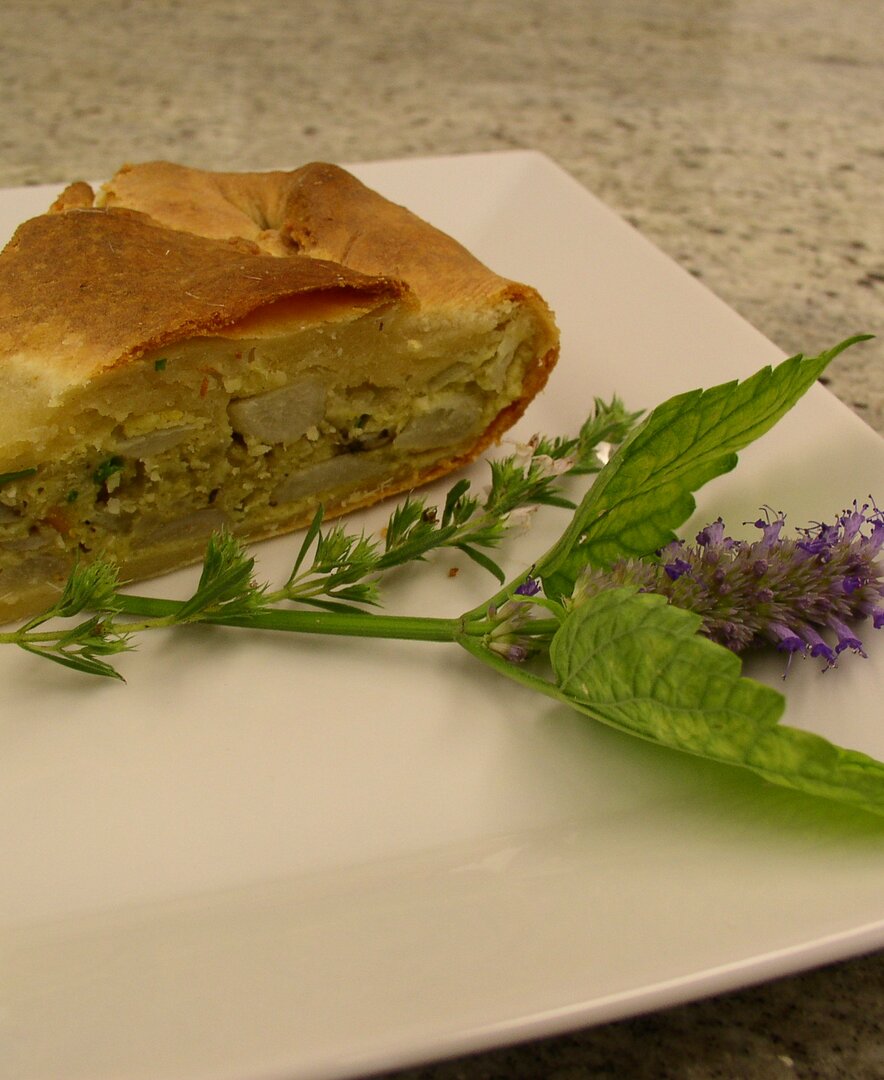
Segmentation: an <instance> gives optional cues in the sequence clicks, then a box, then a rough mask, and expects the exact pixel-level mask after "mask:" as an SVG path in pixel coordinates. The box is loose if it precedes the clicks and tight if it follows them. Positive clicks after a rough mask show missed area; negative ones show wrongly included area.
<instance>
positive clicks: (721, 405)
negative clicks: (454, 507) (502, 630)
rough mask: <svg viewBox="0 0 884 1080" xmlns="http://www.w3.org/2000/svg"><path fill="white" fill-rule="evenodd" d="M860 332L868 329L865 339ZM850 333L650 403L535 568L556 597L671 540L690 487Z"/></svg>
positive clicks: (786, 404)
mask: <svg viewBox="0 0 884 1080" xmlns="http://www.w3.org/2000/svg"><path fill="white" fill-rule="evenodd" d="M866 336H867V335H866ZM862 340H865V336H858V337H854V338H850V339H848V340H847V341H844V342H842V343H841V344H840V345H836V346H835V348H833V349H830V350H829V351H828V352H825V353H822V354H821V355H820V356H817V357H813V358H810V359H808V358H806V357H803V356H800V355H799V356H793V357H791V358H790V359H788V360H784V361H783V363H781V364H779V365H778V366H777V367H776V368H774V369H771V368H769V367H766V368H762V369H761V370H760V371H758V372H756V374H755V375H753V376H751V378H749V379H746V380H745V381H744V382H742V383H736V382H730V383H724V384H722V385H720V386H716V387H713V388H712V389H710V390H692V391H690V392H688V393H685V394H679V395H677V396H676V397H673V398H670V399H669V400H668V401H665V402H664V403H663V404H662V405H659V406H658V407H657V408H656V409H654V411H653V412H652V413H651V415H650V416H649V417H648V418H647V419H646V420H645V421H644V422H643V423H642V424H641V425H640V426H639V427H638V428H637V429H636V430H635V431H634V432H633V434H632V435H631V436H630V437H629V438H628V439H627V440H626V441H625V442H624V443H623V444H622V445H621V447H620V449H619V451H618V452H617V453H616V454H615V455H614V456H613V457H612V458H611V460H610V461H609V462H608V464H607V466H606V467H605V468H604V469H603V470H602V472H601V473H600V474H599V476H598V478H597V479H596V481H595V483H594V484H593V486H592V487H591V488H590V490H589V492H588V493H587V495H586V497H585V498H584V500H583V502H582V503H581V504H580V506H579V507H578V510H577V513H576V514H575V515H574V518H573V520H572V522H571V524H570V526H569V528H568V529H567V530H566V531H565V533H564V534H563V535H562V537H561V539H560V540H559V542H558V543H557V544H556V545H555V546H554V547H553V549H552V550H551V551H550V552H549V553H548V554H547V555H546V556H545V557H544V559H542V560H541V561H540V563H539V564H538V568H537V572H538V574H539V575H540V576H541V577H543V579H544V585H545V587H546V589H547V592H548V593H551V594H559V595H561V594H563V593H568V592H570V588H571V586H572V585H573V583H574V580H575V578H576V576H577V574H578V573H579V570H580V568H581V567H583V566H584V565H586V563H590V564H592V565H594V566H599V567H607V566H610V564H611V563H612V562H613V561H614V560H615V559H617V558H620V557H624V556H625V557H630V556H633V557H642V556H645V555H648V554H649V553H651V552H653V551H655V550H657V549H658V548H661V547H663V546H665V545H666V544H667V543H669V542H670V541H671V540H673V539H675V534H674V532H673V530H674V529H676V528H677V527H678V526H679V525H681V524H682V523H683V522H684V521H686V520H687V518H688V517H690V515H691V514H692V513H693V511H694V508H695V506H696V503H695V500H694V496H693V492H695V491H697V490H698V489H699V488H700V487H702V486H703V484H705V483H707V481H709V480H711V479H713V477H716V476H719V475H721V474H722V473H726V472H729V471H730V470H731V469H733V467H734V466H735V465H736V463H737V451H738V450H741V449H743V447H745V446H748V444H749V443H751V442H752V441H753V440H755V439H757V438H758V437H759V436H760V435H763V434H764V433H765V432H766V431H768V430H769V429H770V428H771V427H773V425H774V424H775V423H776V422H777V421H778V420H779V419H780V418H781V417H782V416H784V415H785V413H787V412H788V411H789V409H791V408H792V406H793V405H794V404H795V403H796V402H797V401H798V400H799V399H800V398H801V396H802V395H803V394H804V393H805V392H806V391H807V390H808V389H809V388H810V387H811V386H812V385H813V383H814V382H815V381H816V380H817V379H818V378H819V376H820V375H821V374H822V372H823V371H824V370H825V368H826V366H827V365H828V364H829V363H830V362H831V361H832V360H833V359H834V358H835V357H836V356H837V355H838V354H839V353H840V352H842V351H843V350H844V349H846V348H847V347H848V346H850V345H852V344H854V343H855V342H857V341H862Z"/></svg>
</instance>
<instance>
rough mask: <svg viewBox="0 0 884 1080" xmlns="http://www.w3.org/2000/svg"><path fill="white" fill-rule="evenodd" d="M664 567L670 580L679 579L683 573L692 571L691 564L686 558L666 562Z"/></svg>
mask: <svg viewBox="0 0 884 1080" xmlns="http://www.w3.org/2000/svg"><path fill="white" fill-rule="evenodd" d="M663 569H664V571H665V572H666V575H667V577H668V578H669V580H670V581H678V579H679V578H680V577H681V575H682V574H689V573H690V572H691V564H690V563H689V562H687V561H686V560H685V559H673V560H672V562H668V563H664V564H663Z"/></svg>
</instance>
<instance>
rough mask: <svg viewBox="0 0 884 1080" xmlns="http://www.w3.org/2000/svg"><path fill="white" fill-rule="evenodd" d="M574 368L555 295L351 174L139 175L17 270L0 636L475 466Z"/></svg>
mask: <svg viewBox="0 0 884 1080" xmlns="http://www.w3.org/2000/svg"><path fill="white" fill-rule="evenodd" d="M557 352H558V335H557V331H556V327H555V323H554V321H553V318H552V315H551V314H550V311H549V309H548V307H547V306H546V304H545V303H544V301H543V300H542V299H541V297H540V296H539V295H538V294H537V292H536V291H535V290H534V289H532V288H530V287H528V286H525V285H521V284H518V283H515V282H512V281H509V280H507V279H504V278H501V277H499V276H497V275H496V274H494V273H492V272H491V271H490V270H488V269H487V268H486V267H485V266H483V265H482V264H481V263H480V262H479V261H478V260H476V259H475V258H474V257H473V256H472V255H470V254H469V253H468V252H467V251H466V250H465V249H464V248H463V247H461V246H460V245H459V244H457V243H456V242H455V241H454V240H452V239H451V238H450V237H448V236H446V235H444V234H442V233H440V232H439V231H438V230H436V229H434V228H433V227H431V226H430V225H428V224H426V223H425V222H423V221H421V220H420V219H419V218H417V217H415V216H414V215H413V214H411V213H410V212H409V211H408V210H405V209H403V208H401V207H399V206H396V205H394V204H392V203H390V202H388V201H387V200H386V199H384V198H382V197H381V196H380V195H378V194H376V193H375V192H373V191H371V190H370V189H368V188H367V187H365V186H364V185H363V184H361V183H360V182H359V181H358V180H356V179H355V178H354V177H353V176H351V175H350V174H349V173H347V172H345V171H344V170H342V169H340V168H337V167H335V166H331V165H325V164H312V165H307V166H305V167H303V168H301V169H298V170H296V171H294V172H273V173H263V174H259V173H252V174H248V173H243V174H221V173H207V172H202V171H199V170H193V169H188V168H184V167H182V166H176V165H172V164H168V163H152V164H147V165H141V166H127V167H125V168H123V169H122V170H121V171H120V172H119V173H118V174H117V176H116V177H114V179H113V180H111V181H110V182H109V183H108V184H106V185H105V187H104V188H103V189H101V190H100V191H99V192H98V193H97V194H96V193H94V192H93V191H92V189H91V188H90V187H89V186H88V185H86V184H84V183H78V184H74V185H72V186H71V187H70V188H68V189H67V190H66V191H65V192H64V194H63V195H62V196H61V197H60V198H59V199H58V200H57V202H56V203H55V204H54V205H53V207H52V208H51V209H50V211H49V212H48V213H46V214H44V215H42V216H40V217H37V218H34V219H32V220H30V221H28V222H25V223H24V224H23V225H22V226H20V228H19V229H18V231H17V232H16V234H15V236H14V237H13V239H12V240H11V241H10V243H9V244H8V246H7V247H6V249H5V250H4V251H3V252H2V254H0V392H2V398H3V401H4V407H3V410H2V414H0V619H10V618H14V617H18V616H20V615H23V614H27V613H30V612H32V611H34V610H37V609H39V608H41V607H42V606H45V605H46V604H47V603H48V602H51V600H52V598H53V597H54V596H55V595H56V594H57V590H58V589H59V588H60V587H61V585H62V584H63V582H64V580H65V578H66V576H67V574H68V573H69V571H70V568H71V566H72V564H73V562H74V560H76V559H79V560H81V561H83V560H88V559H89V558H92V557H95V556H97V555H100V556H102V557H105V558H109V559H111V560H113V561H114V562H116V563H117V564H118V566H119V568H120V572H121V576H122V578H123V579H124V580H133V579H138V578H143V577H146V576H150V575H153V574H156V573H160V572H163V571H167V570H170V569H173V568H175V567H178V566H182V565H185V564H188V563H192V562H195V561H198V560H199V559H200V558H201V557H202V554H203V552H204V550H205V545H206V541H207V539H208V537H209V535H210V534H211V533H212V532H213V531H217V530H221V529H227V530H229V531H230V532H232V533H233V534H235V535H237V536H239V537H241V538H243V539H244V540H257V539H262V538H266V537H270V536H275V535H277V534H280V533H284V532H287V531H290V530H293V529H296V528H299V527H300V526H302V525H304V524H305V523H307V522H308V521H309V520H310V519H311V517H312V516H313V514H314V512H315V509H316V507H317V505H318V504H319V503H322V504H323V505H324V507H325V511H326V514H327V515H328V516H332V515H336V514H342V513H345V512H346V511H348V510H351V509H354V508H357V507H363V506H367V505H369V504H371V503H374V502H376V501H377V500H379V499H382V498H384V497H386V496H389V495H393V494H395V493H398V492H402V491H406V490H409V489H411V488H414V487H416V486H418V485H420V484H423V483H426V482H427V481H429V480H431V479H434V478H436V477H439V476H441V475H443V474H445V473H448V472H450V471H451V470H453V469H456V468H458V467H459V466H462V465H464V464H465V463H467V462H469V461H471V460H472V459H473V458H475V457H476V455H477V454H479V453H480V452H481V451H482V450H483V449H484V448H486V447H487V446H488V445H489V443H491V442H492V441H494V440H495V439H497V438H498V437H499V436H500V435H501V433H502V432H504V431H505V430H506V429H507V428H508V427H509V426H510V425H511V424H512V423H513V422H514V421H515V420H516V419H517V418H518V417H519V416H520V415H521V414H522V412H523V411H524V409H525V408H526V406H527V405H528V403H529V402H530V401H531V399H532V398H533V397H534V396H535V395H536V394H537V392H538V391H539V390H540V389H541V388H542V387H543V385H544V383H545V382H546V379H547V377H548V374H549V372H550V369H551V367H552V365H553V364H554V363H555V360H556V357H557Z"/></svg>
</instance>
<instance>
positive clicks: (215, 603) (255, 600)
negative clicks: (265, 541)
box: [177, 532, 262, 622]
mask: <svg viewBox="0 0 884 1080" xmlns="http://www.w3.org/2000/svg"><path fill="white" fill-rule="evenodd" d="M254 566H255V560H254V559H253V558H252V557H251V556H250V555H248V554H247V553H246V552H245V551H244V550H243V548H242V546H241V545H240V543H239V541H238V540H236V539H235V538H234V537H233V536H231V535H230V534H229V533H227V532H222V533H215V534H213V535H212V537H211V538H210V540H209V544H208V547H207V548H206V554H205V558H204V560H203V569H202V573H201V575H200V580H199V584H198V585H197V588H196V592H194V594H193V596H191V598H190V599H189V600H187V601H185V603H183V604H182V605H181V607H180V608H179V609H178V611H177V619H178V621H179V622H187V621H189V620H197V621H199V620H200V619H201V618H202V617H203V616H204V615H205V613H207V612H215V611H217V610H218V609H220V608H223V609H224V610H225V611H228V612H230V613H232V614H236V615H241V614H247V613H249V612H250V611H254V610H257V609H258V608H260V606H261V599H262V590H261V589H259V588H258V587H257V586H255V584H254V583H253V581H252V570H253V569H254Z"/></svg>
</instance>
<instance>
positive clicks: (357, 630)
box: [117, 594, 461, 642]
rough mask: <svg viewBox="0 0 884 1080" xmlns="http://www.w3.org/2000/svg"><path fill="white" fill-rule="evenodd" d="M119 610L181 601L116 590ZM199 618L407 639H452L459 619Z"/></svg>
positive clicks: (156, 613) (164, 612) (171, 606)
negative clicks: (121, 592) (135, 594)
mask: <svg viewBox="0 0 884 1080" xmlns="http://www.w3.org/2000/svg"><path fill="white" fill-rule="evenodd" d="M117 599H118V600H119V602H120V610H121V612H122V613H124V614H127V615H141V616H147V617H149V618H158V617H159V618H163V617H166V616H173V615H174V614H175V612H176V610H179V609H180V608H181V607H183V606H184V605H183V604H182V603H181V601H178V600H157V599H155V598H153V597H149V596H131V595H129V594H120V595H119V596H118V598H117ZM200 621H202V622H207V623H211V624H213V625H221V626H240V627H247V628H249V629H253V630H285V631H288V632H289V633H297V634H332V635H337V636H343V637H371V638H396V639H400V640H410V641H448V642H453V641H455V640H456V638H457V636H458V634H459V633H460V632H461V620H460V619H433V618H427V617H423V616H414V615H372V614H370V613H363V612H336V611H286V610H280V609H273V610H267V611H258V612H255V613H254V614H248V615H225V614H223V613H221V614H217V615H212V614H206V615H205V616H204V617H203V618H202V619H201V620H200Z"/></svg>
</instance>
